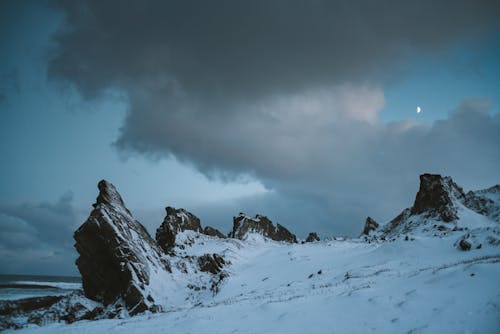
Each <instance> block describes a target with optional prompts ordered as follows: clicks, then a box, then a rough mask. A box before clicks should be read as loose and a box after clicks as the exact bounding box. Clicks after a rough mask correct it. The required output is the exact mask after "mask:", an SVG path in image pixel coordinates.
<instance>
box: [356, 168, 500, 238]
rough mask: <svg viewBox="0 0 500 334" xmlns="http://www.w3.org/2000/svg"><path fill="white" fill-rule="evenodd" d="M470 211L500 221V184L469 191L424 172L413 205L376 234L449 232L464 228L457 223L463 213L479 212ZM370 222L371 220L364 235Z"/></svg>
mask: <svg viewBox="0 0 500 334" xmlns="http://www.w3.org/2000/svg"><path fill="white" fill-rule="evenodd" d="M469 210H471V211H474V212H475V213H478V214H480V215H483V216H486V217H488V218H490V219H491V220H493V221H497V222H499V217H500V186H494V187H491V188H488V189H485V190H479V191H475V192H473V191H470V192H468V193H467V194H465V193H464V191H463V189H462V188H461V187H460V186H458V185H457V184H456V183H455V182H453V180H452V179H451V178H450V177H448V176H445V177H443V176H441V175H438V174H422V175H420V187H419V190H418V193H417V195H416V197H415V201H414V203H413V206H412V207H410V208H407V209H404V210H403V211H402V212H401V213H400V214H399V215H398V216H397V217H396V218H394V219H393V220H392V221H390V222H389V223H388V224H386V225H385V226H383V227H382V228H380V229H378V230H377V231H376V232H375V233H374V234H375V237H382V238H386V237H395V236H399V235H404V234H406V233H409V232H412V231H415V230H417V229H418V230H421V231H422V232H424V233H429V234H432V235H446V234H447V233H449V232H455V231H461V230H463V229H464V228H463V227H460V226H457V222H458V221H459V220H460V215H462V214H467V215H470V214H475V213H472V212H471V211H469ZM467 211H469V213H466V212H467ZM368 225H369V222H368V219H367V222H366V223H365V229H364V230H363V234H366V233H365V231H367V228H369V226H368Z"/></svg>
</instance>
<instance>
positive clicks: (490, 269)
mask: <svg viewBox="0 0 500 334" xmlns="http://www.w3.org/2000/svg"><path fill="white" fill-rule="evenodd" d="M420 180H421V183H420V189H419V191H418V193H417V195H416V198H415V201H414V203H413V205H412V206H411V207H409V208H407V209H404V210H403V211H402V212H401V214H400V215H398V216H397V217H396V218H394V219H393V220H391V221H389V222H387V223H385V224H379V223H377V222H375V221H374V220H373V219H371V218H369V217H368V218H367V220H366V223H365V228H364V229H363V233H362V236H361V237H360V238H358V239H335V238H331V239H330V240H324V241H314V242H306V243H297V239H296V237H295V235H293V234H292V233H291V232H289V231H288V230H287V229H286V228H284V227H283V226H281V225H278V226H277V227H275V226H274V225H273V224H272V222H271V221H270V220H269V219H268V218H267V217H265V216H261V215H257V216H256V217H254V218H251V217H247V216H245V215H244V214H240V215H239V216H237V217H234V219H233V222H234V226H233V231H232V232H231V233H230V234H229V235H230V236H231V237H229V238H225V237H224V235H222V233H221V232H219V231H216V230H215V229H213V228H209V227H205V229H202V227H201V224H200V221H199V219H198V218H197V217H196V216H194V215H192V214H191V213H189V212H187V211H186V210H184V209H175V208H172V207H167V210H166V211H167V216H166V218H165V220H164V222H163V223H162V225H161V226H160V228H159V229H158V230H157V235H156V241H155V240H153V239H152V238H151V236H150V235H149V234H148V232H147V231H146V230H145V229H144V227H143V226H142V225H141V224H140V223H139V222H138V221H136V220H134V219H133V217H132V215H131V213H130V211H129V210H128V209H126V207H125V206H124V203H123V200H122V199H121V197H120V195H119V194H118V192H117V191H116V189H115V188H114V187H113V186H112V185H111V184H109V183H107V182H106V181H101V182H100V183H99V188H100V194H99V196H98V198H97V202H96V204H94V210H93V211H92V213H91V215H90V216H89V219H88V220H87V221H86V222H85V223H84V224H83V225H82V226H81V227H80V228H79V229H78V230H77V232H76V233H75V239H76V240H77V245H76V247H77V250H79V252H80V258H79V259H78V260H77V265H78V266H79V269H80V272H82V277H83V288H84V290H85V296H87V297H88V298H91V299H93V300H90V299H87V298H85V297H84V296H83V295H82V293H75V294H72V295H69V296H67V297H64V298H63V297H60V298H59V299H57V300H52V301H50V300H49V301H48V304H47V307H46V308H41V307H38V308H37V309H36V310H35V311H30V310H28V312H26V310H25V309H26V308H27V307H30V305H32V302H30V303H24V304H20V306H19V305H17V306H16V304H15V303H13V304H5V305H4V308H0V312H3V313H0V320H2V316H3V321H4V322H3V323H4V324H5V325H4V326H10V327H12V326H14V327H16V326H18V327H22V326H26V327H25V328H22V329H20V330H18V331H15V333H50V334H52V333H56V334H57V333H61V334H62V333H64V334H66V333H89V334H90V333H92V334H93V333H107V334H112V333H117V334H118V333H119V334H127V333H287V334H290V333H370V332H375V333H453V334H456V333H495V334H498V333H500V265H499V264H500V221H499V220H500V219H499V217H500V216H499V214H498V213H499V212H500V202H499V201H498V200H499V197H498V194H499V193H500V187H499V186H494V187H491V188H488V189H485V190H481V191H477V192H468V193H465V192H464V191H463V190H462V188H460V187H459V186H458V185H456V184H455V183H454V182H453V180H452V179H451V178H449V177H442V176H440V175H436V174H423V175H421V176H420ZM360 230H361V228H360ZM207 232H209V234H206V233H207ZM312 240H315V239H314V238H312ZM106 256H107V258H106ZM104 260H106V261H104ZM99 261H101V262H102V263H100V262H99ZM113 261H115V262H113ZM117 261H118V262H117ZM114 264H117V266H115V268H113V267H112V266H113V265H114ZM118 283H119V284H122V288H121V289H116V290H114V289H115V288H116V287H117V284H118ZM86 287H87V288H86ZM111 293H113V294H111ZM43 302H46V300H43ZM39 303H40V301H39ZM23 307H24V309H23ZM23 310H24V311H23ZM31 310H33V308H32V309H31ZM133 314H136V315H135V316H133V317H131V316H130V315H133ZM81 319H94V320H81ZM96 319H99V320H96ZM62 320H64V321H66V322H68V323H69V324H67V323H63V322H62ZM58 321H60V322H58ZM73 321H74V322H73ZM35 324H38V325H41V326H38V325H35ZM5 328H7V327H5ZM7 332H14V330H13V329H9V330H7Z"/></svg>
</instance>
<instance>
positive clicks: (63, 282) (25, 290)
mask: <svg viewBox="0 0 500 334" xmlns="http://www.w3.org/2000/svg"><path fill="white" fill-rule="evenodd" d="M81 289H82V281H81V278H80V277H69V276H36V275H0V301H1V300H16V299H21V298H28V297H42V296H60V295H67V294H70V293H72V292H73V291H75V290H81Z"/></svg>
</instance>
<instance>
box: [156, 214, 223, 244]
mask: <svg viewBox="0 0 500 334" xmlns="http://www.w3.org/2000/svg"><path fill="white" fill-rule="evenodd" d="M165 210H166V211H167V215H166V216H165V219H164V220H163V223H162V224H161V225H160V227H159V228H158V229H157V230H156V242H157V243H158V245H159V246H160V247H161V248H162V249H163V250H164V251H165V252H171V251H172V249H173V248H174V246H175V237H176V235H177V234H178V233H180V232H184V231H195V232H198V233H203V234H205V235H208V236H212V237H219V238H225V237H226V236H225V235H224V234H222V233H221V232H220V231H219V230H217V229H216V228H213V227H211V226H206V227H205V228H204V229H203V228H202V227H201V223H200V219H199V218H198V217H196V216H195V215H194V214H192V213H191V212H189V211H187V210H185V209H176V208H173V207H171V206H167V207H166V208H165Z"/></svg>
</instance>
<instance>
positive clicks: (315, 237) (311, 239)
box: [306, 232, 319, 242]
mask: <svg viewBox="0 0 500 334" xmlns="http://www.w3.org/2000/svg"><path fill="white" fill-rule="evenodd" d="M315 241H319V237H318V235H317V234H316V232H311V233H309V235H308V236H307V238H306V242H315Z"/></svg>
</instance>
